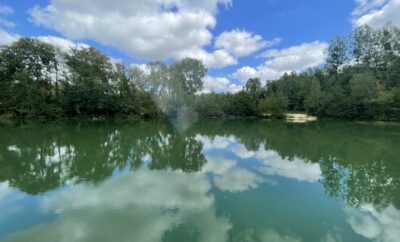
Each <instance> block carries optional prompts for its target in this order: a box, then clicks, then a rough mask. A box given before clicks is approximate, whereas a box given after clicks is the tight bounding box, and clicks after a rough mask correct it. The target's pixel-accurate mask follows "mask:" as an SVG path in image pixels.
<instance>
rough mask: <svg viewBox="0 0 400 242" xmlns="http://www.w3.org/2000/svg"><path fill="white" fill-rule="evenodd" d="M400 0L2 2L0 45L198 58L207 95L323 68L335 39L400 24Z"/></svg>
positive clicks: (123, 56)
mask: <svg viewBox="0 0 400 242" xmlns="http://www.w3.org/2000/svg"><path fill="white" fill-rule="evenodd" d="M399 12H400V0H335V1H321V0H146V1H144V0H85V1H82V0H30V1H16V0H0V44H8V43H11V42H12V41H15V40H16V39H18V37H20V36H31V37H38V38H41V39H42V40H44V41H47V42H49V43H52V44H56V45H59V46H60V47H62V48H67V47H71V46H76V45H79V44H89V45H92V46H95V47H96V48H98V49H100V50H101V51H102V52H104V53H106V54H107V55H109V56H110V57H111V58H113V59H114V60H116V61H121V62H123V63H125V64H127V65H128V64H143V63H146V62H148V61H151V60H165V61H168V62H170V61H173V60H179V59H182V58H184V57H193V58H198V59H201V60H202V61H203V62H204V63H205V64H206V65H207V66H208V69H209V73H208V76H207V77H206V79H205V91H227V90H228V91H232V92H234V91H237V90H239V89H240V88H241V86H242V85H243V84H244V82H245V81H246V80H247V79H248V78H250V77H255V76H257V77H260V78H261V79H262V80H267V79H268V80H271V79H276V78H279V77H280V76H281V75H282V74H283V73H285V72H288V71H297V72H301V71H303V70H305V69H307V68H310V67H316V66H320V65H323V63H324V60H325V50H326V48H327V46H328V43H329V41H330V40H331V39H332V38H334V37H335V36H336V35H345V34H348V33H350V32H351V31H352V29H354V28H355V27H357V26H360V25H363V24H369V25H372V26H380V25H382V24H383V23H384V22H386V21H392V22H393V23H394V24H399V23H400V14H398V13H399Z"/></svg>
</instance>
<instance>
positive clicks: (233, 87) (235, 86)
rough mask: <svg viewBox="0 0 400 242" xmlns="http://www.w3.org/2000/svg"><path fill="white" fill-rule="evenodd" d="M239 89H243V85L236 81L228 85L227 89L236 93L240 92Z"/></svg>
mask: <svg viewBox="0 0 400 242" xmlns="http://www.w3.org/2000/svg"><path fill="white" fill-rule="evenodd" d="M241 90H243V86H242V85H238V84H236V83H232V84H230V85H229V86H228V89H227V91H228V92H229V93H237V92H240V91H241Z"/></svg>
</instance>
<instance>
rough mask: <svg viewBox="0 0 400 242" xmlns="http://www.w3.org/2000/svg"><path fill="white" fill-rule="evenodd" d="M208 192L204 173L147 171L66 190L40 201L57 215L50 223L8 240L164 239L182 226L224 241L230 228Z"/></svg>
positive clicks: (201, 237) (203, 237) (204, 237)
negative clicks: (219, 215) (170, 232)
mask: <svg viewBox="0 0 400 242" xmlns="http://www.w3.org/2000/svg"><path fill="white" fill-rule="evenodd" d="M149 188H150V189H149ZM210 188H211V185H210V183H209V182H208V180H207V179H204V177H202V176H201V175H196V174H185V173H183V172H172V171H151V170H148V169H147V168H143V169H141V170H138V171H136V172H134V173H127V174H123V175H121V176H119V177H116V178H114V179H110V180H107V181H105V182H102V183H100V184H96V185H90V184H81V185H75V186H73V187H67V188H66V189H63V190H62V191H59V192H56V193H51V194H49V195H46V196H44V198H42V199H41V201H40V205H41V207H42V210H43V211H46V212H48V213H54V211H55V212H56V213H57V215H58V216H57V217H56V218H55V220H54V221H53V222H52V223H47V224H46V223H45V224H42V225H38V226H35V227H33V228H31V229H28V230H25V231H21V232H20V233H18V234H15V235H11V237H9V238H8V239H7V240H6V241H45V240H50V241H109V239H110V238H113V240H115V241H131V240H132V238H134V239H135V240H137V241H143V242H147V241H149V242H150V241H163V239H164V237H165V234H166V233H167V232H169V231H172V230H174V229H175V228H177V227H178V226H179V225H181V224H185V225H187V226H190V228H193V230H194V231H197V232H198V236H199V240H200V241H226V240H227V238H228V230H229V229H230V228H231V227H232V225H231V223H230V222H229V220H228V219H226V218H224V217H217V215H216V214H215V210H214V198H213V196H212V195H210V194H209V190H210ZM140 194H141V195H140ZM77 218H79V219H77ZM110 220H112V221H113V223H109V221H110Z"/></svg>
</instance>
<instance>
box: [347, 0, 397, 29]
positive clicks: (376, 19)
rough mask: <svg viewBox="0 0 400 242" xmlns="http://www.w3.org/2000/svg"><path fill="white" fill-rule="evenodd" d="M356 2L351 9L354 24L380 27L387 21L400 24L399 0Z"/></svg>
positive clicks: (364, 0) (358, 0)
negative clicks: (352, 9)
mask: <svg viewBox="0 0 400 242" xmlns="http://www.w3.org/2000/svg"><path fill="white" fill-rule="evenodd" d="M356 3H357V7H356V8H355V9H354V11H353V24H354V25H355V26H362V25H370V26H373V27H381V26H383V25H384V24H385V23H386V22H388V21H390V22H392V23H393V24H395V25H398V26H399V25H400V14H399V12H400V0H356Z"/></svg>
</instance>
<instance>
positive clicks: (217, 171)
mask: <svg viewBox="0 0 400 242" xmlns="http://www.w3.org/2000/svg"><path fill="white" fill-rule="evenodd" d="M202 172H209V173H213V175H214V177H213V178H214V183H215V185H216V186H217V187H218V188H219V189H221V190H222V191H228V192H243V191H246V190H248V189H251V188H256V187H258V185H259V184H260V183H262V182H264V181H265V180H264V179H263V178H262V177H261V176H258V175H257V174H255V173H254V172H251V171H249V170H248V169H244V168H241V167H239V166H237V162H236V161H235V160H231V159H226V158H224V157H219V156H218V157H214V156H212V157H207V164H206V165H205V166H204V168H203V170H202Z"/></svg>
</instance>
